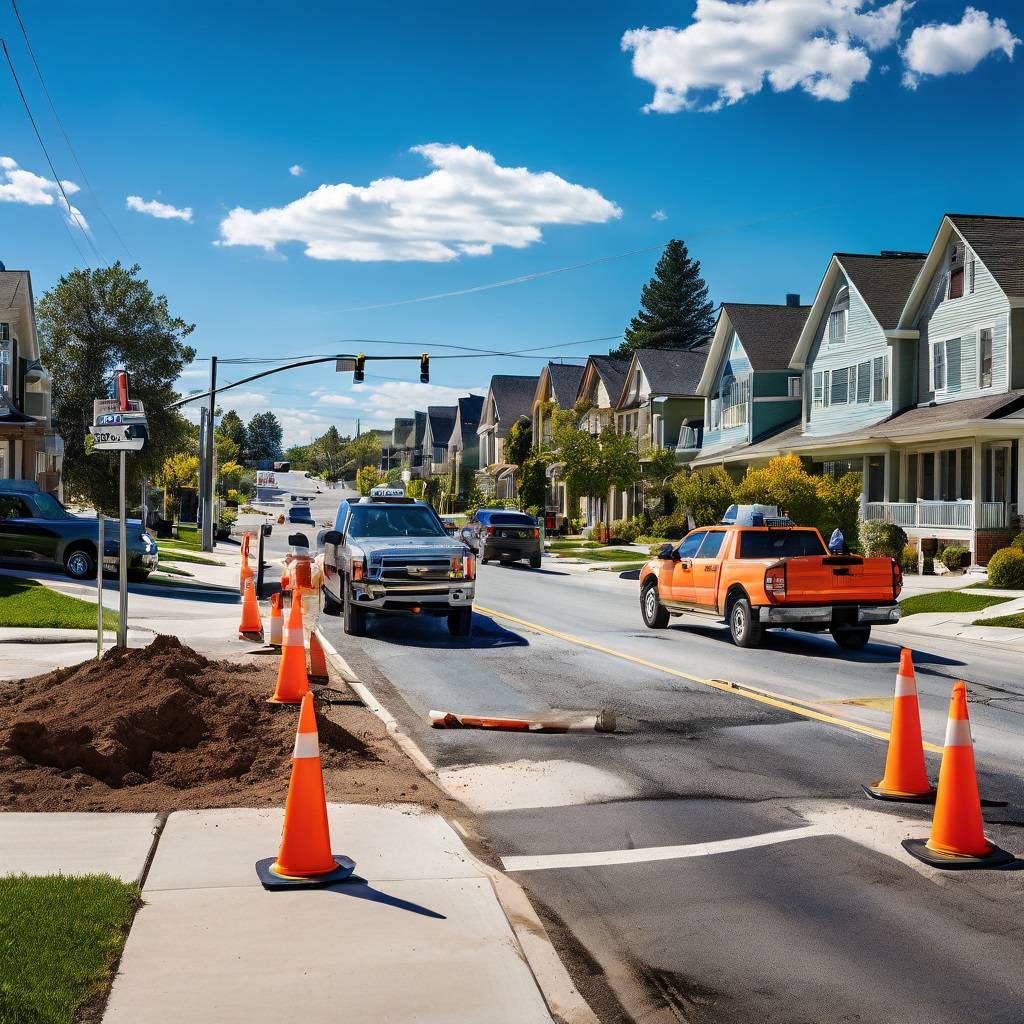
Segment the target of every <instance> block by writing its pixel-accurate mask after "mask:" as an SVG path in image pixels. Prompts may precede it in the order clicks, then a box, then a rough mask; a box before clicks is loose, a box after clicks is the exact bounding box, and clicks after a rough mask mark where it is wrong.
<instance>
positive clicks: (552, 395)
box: [531, 363, 584, 446]
mask: <svg viewBox="0 0 1024 1024" xmlns="http://www.w3.org/2000/svg"><path fill="white" fill-rule="evenodd" d="M583 371H584V367H582V366H580V365H578V364H576V363H548V364H547V365H546V366H545V367H544V369H543V370H541V371H540V376H539V377H538V378H537V388H536V390H535V391H534V393H533V402H532V404H531V416H532V418H533V443H534V444H535V445H537V446H543V445H549V444H550V443H551V412H550V403H551V402H554V403H555V404H556V405H558V407H559V408H561V409H571V408H572V407H573V405H575V403H576V393H577V392H578V391H579V387H580V381H581V380H582V379H583Z"/></svg>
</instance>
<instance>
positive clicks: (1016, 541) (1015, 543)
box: [1010, 533, 1024, 551]
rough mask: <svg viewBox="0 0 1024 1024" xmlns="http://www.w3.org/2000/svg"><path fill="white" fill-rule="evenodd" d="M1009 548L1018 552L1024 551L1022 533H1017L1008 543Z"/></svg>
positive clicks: (1023, 536) (1023, 534) (1023, 535)
mask: <svg viewBox="0 0 1024 1024" xmlns="http://www.w3.org/2000/svg"><path fill="white" fill-rule="evenodd" d="M1010 547H1011V548H1016V549H1017V550H1018V551H1024V533H1018V534H1017V536H1016V537H1014V538H1013V540H1011V541H1010Z"/></svg>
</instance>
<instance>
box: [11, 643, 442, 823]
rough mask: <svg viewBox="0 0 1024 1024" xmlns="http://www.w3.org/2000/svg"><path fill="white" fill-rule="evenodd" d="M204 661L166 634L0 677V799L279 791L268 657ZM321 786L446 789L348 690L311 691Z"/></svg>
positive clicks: (166, 805)
mask: <svg viewBox="0 0 1024 1024" xmlns="http://www.w3.org/2000/svg"><path fill="white" fill-rule="evenodd" d="M267 661H268V663H267V664H266V665H253V664H243V665H239V664H234V663H231V662H223V661H222V662H216V661H209V660H207V659H206V658H204V657H203V656H202V655H200V654H197V653H196V652H195V651H193V650H192V649H191V648H189V647H186V646H184V645H183V644H181V643H180V642H179V641H178V640H177V639H175V638H174V637H169V636H159V637H157V638H156V639H155V640H154V642H153V643H152V644H150V645H149V646H148V647H144V648H140V649H137V650H129V651H117V650H114V651H110V652H109V653H107V654H106V655H104V657H103V659H102V660H101V661H98V662H97V661H88V662H83V663H82V664H80V665H76V666H73V667H71V668H64V669H58V670H57V671H55V672H50V673H47V674H46V675H42V676H36V677H35V678H32V679H25V680H22V681H20V682H15V683H12V684H10V685H9V686H6V687H5V688H4V689H3V690H2V691H0V808H3V809H6V810H22V811H101V810H102V811H157V812H168V811H174V810H179V809H183V808H198V807H261V806H268V805H271V806H274V805H279V804H281V803H282V801H283V800H284V798H285V795H286V794H287V791H288V780H289V775H290V769H289V766H290V758H291V751H292V745H293V743H294V740H295V727H296V724H297V721H298V714H297V708H296V707H294V706H278V705H272V704H267V703H266V697H267V696H268V695H269V694H271V693H272V692H273V690H274V678H275V672H276V668H277V659H276V658H269V659H267ZM317 726H318V730H319V734H320V756H321V760H322V763H323V768H324V781H325V784H326V789H327V797H328V799H329V800H332V801H343V802H349V803H401V802H409V803H423V804H427V805H428V806H433V807H438V806H439V805H445V804H447V803H448V802H449V801H448V800H447V799H446V798H445V797H444V796H443V795H442V794H441V793H440V792H439V791H438V790H436V789H435V788H434V787H433V785H432V784H431V783H430V782H429V781H428V780H426V779H425V778H424V777H423V776H422V775H420V773H419V772H418V771H416V769H415V768H414V767H413V765H412V764H411V763H410V762H409V761H408V760H407V759H406V758H405V756H404V755H403V754H402V753H401V752H400V751H399V750H398V748H397V747H396V746H395V745H394V744H393V743H392V741H391V739H390V737H389V736H388V735H387V733H386V731H385V729H384V727H383V725H382V724H381V723H380V721H379V720H378V719H377V718H375V717H374V716H373V715H372V714H371V713H370V712H369V711H367V710H366V708H365V707H363V705H362V704H361V703H360V702H359V701H358V700H357V699H355V698H354V696H353V695H352V694H351V693H350V692H349V691H348V690H347V689H344V690H339V689H338V688H337V686H334V687H332V688H329V689H324V690H322V691H321V692H320V694H319V695H318V700H317Z"/></svg>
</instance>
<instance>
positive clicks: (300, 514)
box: [288, 505, 313, 526]
mask: <svg viewBox="0 0 1024 1024" xmlns="http://www.w3.org/2000/svg"><path fill="white" fill-rule="evenodd" d="M288 522H289V523H297V524H298V525H299V526H312V525H313V512H312V510H311V509H310V507H309V506H308V505H292V507H291V508H290V509H288Z"/></svg>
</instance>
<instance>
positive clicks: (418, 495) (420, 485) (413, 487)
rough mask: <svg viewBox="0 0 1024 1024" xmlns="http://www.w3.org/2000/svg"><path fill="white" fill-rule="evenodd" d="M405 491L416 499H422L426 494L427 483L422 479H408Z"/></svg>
mask: <svg viewBox="0 0 1024 1024" xmlns="http://www.w3.org/2000/svg"><path fill="white" fill-rule="evenodd" d="M405 493H406V494H407V495H408V496H409V497H410V498H415V499H416V500H417V501H423V500H424V498H426V496H427V485H426V483H424V481H422V480H410V481H409V482H408V483H407V484H406V485H405Z"/></svg>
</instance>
